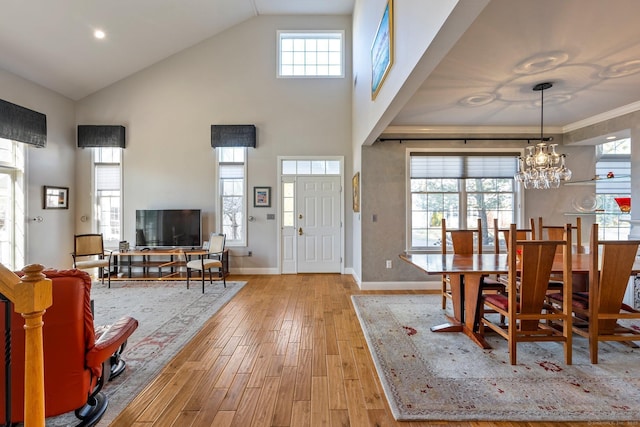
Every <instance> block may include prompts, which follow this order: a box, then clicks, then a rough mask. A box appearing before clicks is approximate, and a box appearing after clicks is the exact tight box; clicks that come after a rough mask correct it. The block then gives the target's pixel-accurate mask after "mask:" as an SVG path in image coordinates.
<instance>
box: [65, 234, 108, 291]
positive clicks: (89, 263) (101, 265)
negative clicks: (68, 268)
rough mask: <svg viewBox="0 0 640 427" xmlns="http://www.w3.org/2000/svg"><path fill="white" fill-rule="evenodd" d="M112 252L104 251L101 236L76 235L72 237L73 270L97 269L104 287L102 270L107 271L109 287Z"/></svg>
mask: <svg viewBox="0 0 640 427" xmlns="http://www.w3.org/2000/svg"><path fill="white" fill-rule="evenodd" d="M112 254H113V251H110V250H107V251H105V250H104V241H103V238H102V234H98V233H91V234H76V235H75V236H74V243H73V253H72V254H71V257H72V258H73V268H77V269H78V270H89V269H93V268H98V271H99V275H100V277H101V278H102V284H103V285H104V276H105V275H104V269H105V268H106V269H107V281H108V287H109V288H110V287H111V258H112Z"/></svg>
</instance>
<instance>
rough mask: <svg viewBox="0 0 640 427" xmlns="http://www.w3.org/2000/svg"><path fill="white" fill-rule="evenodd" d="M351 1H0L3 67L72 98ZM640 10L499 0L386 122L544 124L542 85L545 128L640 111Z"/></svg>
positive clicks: (616, 1) (611, 4)
mask: <svg viewBox="0 0 640 427" xmlns="http://www.w3.org/2000/svg"><path fill="white" fill-rule="evenodd" d="M363 1H366V0H363ZM462 1H463V2H464V1H473V0H462ZM354 2H355V0H180V1H176V0H135V1H126V0H109V1H96V0H54V1H52V0H28V1H18V0H17V1H10V2H4V3H3V5H2V11H1V14H0V68H3V69H5V70H7V71H10V72H12V73H14V74H17V75H19V76H22V77H24V78H26V79H28V80H31V81H34V82H36V83H38V84H40V85H42V86H45V87H47V88H49V89H52V90H54V91H56V92H59V93H61V94H63V95H65V96H67V97H69V98H71V99H74V100H77V99H81V98H83V97H85V96H87V95H89V94H91V93H93V92H95V91H97V90H99V89H101V88H103V87H106V86H108V85H110V84H111V83H114V82H116V81H118V80H120V79H122V78H124V77H126V76H128V75H130V74H132V73H134V72H136V71H138V70H141V69H143V68H145V67H148V66H150V65H152V64H154V63H155V62H158V61H160V60H162V59H164V58H166V57H168V56H170V55H172V54H174V53H176V52H179V51H181V50H183V49H185V48H187V47H189V46H193V45H194V44H197V43H199V42H201V41H202V40H205V39H207V38H209V37H211V36H213V35H215V34H217V33H219V32H221V31H224V30H225V29H227V28H230V27H232V26H234V25H236V24H238V23H240V22H243V21H245V20H247V19H250V18H252V17H254V16H258V15H270V14H278V15H280V14H283V15H284V14H323V15H326V14H338V15H344V14H351V11H352V10H353V5H354ZM400 4H401V3H399V4H398V5H396V8H397V7H400ZM425 4H427V2H425ZM638 17H640V1H638V0H611V1H605V0H492V1H491V2H490V3H489V5H488V6H487V7H486V8H485V9H484V10H483V11H482V13H481V14H480V16H479V17H478V19H476V20H475V22H474V23H473V24H472V25H471V26H470V27H469V28H468V30H467V31H466V32H465V33H464V34H463V35H462V37H461V38H460V40H459V41H458V43H457V44H456V45H455V46H454V48H453V49H452V50H451V51H450V52H449V54H448V55H447V56H446V57H445V58H444V60H443V61H442V62H441V63H440V64H439V65H438V67H437V68H436V69H435V70H434V72H433V73H432V74H431V75H430V76H429V77H428V78H427V79H426V80H425V82H424V84H423V85H422V87H421V88H420V89H419V90H418V91H417V93H416V94H415V95H414V96H413V98H412V99H411V100H410V101H409V102H408V103H407V104H406V105H405V107H404V108H403V110H402V111H401V112H400V113H399V114H398V116H397V117H396V118H395V119H394V120H393V121H392V123H391V124H392V125H395V126H408V125H411V126H423V127H437V126H470V127H473V126H475V127H479V126H539V124H540V111H539V109H540V106H539V101H540V92H534V91H532V88H533V86H534V85H535V84H536V83H540V82H543V81H550V82H553V84H554V86H553V88H551V89H549V90H547V91H545V92H544V97H545V103H544V104H545V108H544V112H545V114H544V121H545V125H549V126H555V127H565V128H566V127H567V126H569V127H570V126H572V125H575V124H576V123H579V122H581V121H584V120H588V119H591V118H593V117H594V116H598V115H605V114H607V113H608V112H611V111H612V110H614V111H616V109H617V111H627V110H628V109H630V108H635V109H638V108H640V103H639V102H640V25H638V24H637V19H638ZM396 24H397V23H396ZM96 28H101V29H103V30H104V31H105V32H106V33H107V37H106V39H104V40H102V41H99V40H96V39H94V38H93V36H92V32H93V30H94V29H96ZM636 103H639V104H638V106H637V107H636Z"/></svg>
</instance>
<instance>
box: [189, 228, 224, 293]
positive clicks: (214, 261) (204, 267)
mask: <svg viewBox="0 0 640 427" xmlns="http://www.w3.org/2000/svg"><path fill="white" fill-rule="evenodd" d="M225 240H226V235H224V234H216V233H212V234H211V236H210V237H209V245H208V252H207V253H206V254H204V255H201V256H200V258H199V259H194V260H191V261H188V262H187V289H189V279H191V270H199V271H200V273H201V274H202V293H203V294H204V276H205V273H206V272H207V271H208V272H209V283H213V275H212V273H211V270H212V269H216V270H217V272H218V277H217V278H216V280H222V282H223V283H224V287H225V288H226V287H227V279H226V276H225V271H224V268H223V262H224V259H223V257H224V244H225Z"/></svg>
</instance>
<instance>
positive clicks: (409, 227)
mask: <svg viewBox="0 0 640 427" xmlns="http://www.w3.org/2000/svg"><path fill="white" fill-rule="evenodd" d="M505 152H509V153H514V161H515V158H516V157H517V155H516V154H520V155H521V154H522V153H523V150H522V149H515V150H514V149H511V148H507V147H505V148H482V150H481V153H474V156H477V155H483V154H486V155H487V156H492V155H499V154H503V155H504V154H505ZM411 153H429V154H433V155H435V156H437V155H444V154H449V155H453V156H455V155H459V156H465V155H468V154H469V150H468V149H452V148H429V149H427V148H407V149H406V152H405V157H406V163H405V173H406V177H405V191H406V193H405V203H406V218H405V224H406V231H405V233H406V236H407V237H406V239H405V246H406V250H407V251H411V252H434V253H436V252H440V251H441V248H440V246H434V247H430V246H414V244H413V241H412V236H413V234H412V233H413V208H412V202H413V200H412V194H413V192H412V188H411V179H412V178H411ZM433 179H438V178H433ZM444 179H455V180H457V181H458V191H457V192H450V193H451V194H458V195H459V196H458V197H459V212H458V217H459V218H460V219H461V221H462V222H461V226H463V227H465V226H466V225H467V224H466V221H467V216H468V209H467V194H468V193H472V192H469V191H467V188H466V185H465V182H466V180H469V179H477V178H444ZM512 194H513V205H514V206H513V209H514V212H513V221H515V222H516V223H518V224H521V223H522V221H523V220H524V191H523V188H522V185H520V184H518V183H516V182H515V180H514V182H513V193H512ZM469 227H470V228H475V224H470V225H469ZM487 232H488V234H489V235H492V234H493V224H487ZM485 247H486V249H489V248H488V247H487V245H485Z"/></svg>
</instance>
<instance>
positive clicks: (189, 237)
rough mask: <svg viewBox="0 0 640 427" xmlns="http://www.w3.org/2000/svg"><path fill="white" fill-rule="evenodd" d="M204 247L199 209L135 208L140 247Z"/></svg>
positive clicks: (137, 238)
mask: <svg viewBox="0 0 640 427" xmlns="http://www.w3.org/2000/svg"><path fill="white" fill-rule="evenodd" d="M201 246H202V220H201V212H200V209H138V210H136V247H137V248H160V247H168V248H175V247H178V248H199V247H201Z"/></svg>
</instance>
